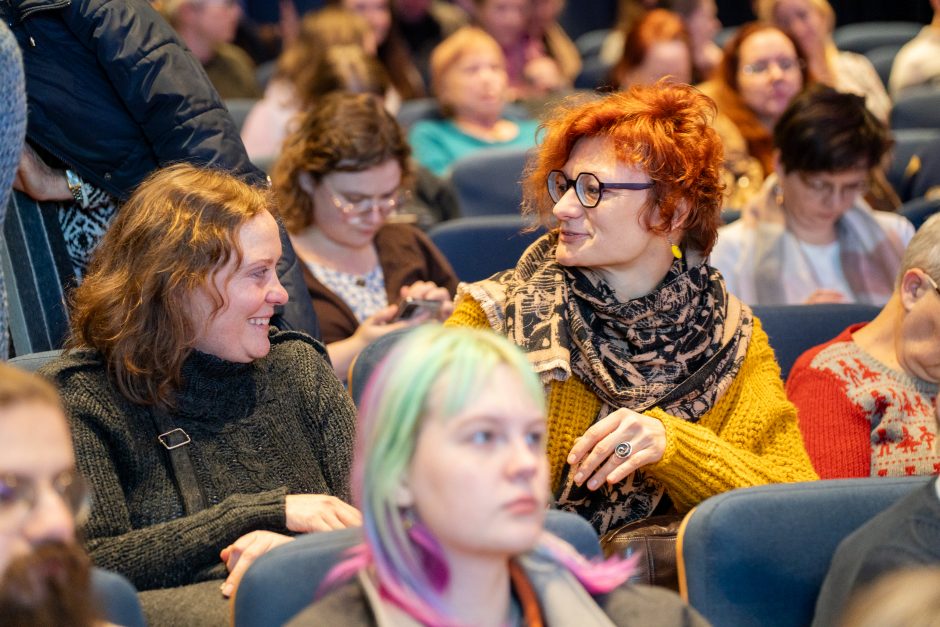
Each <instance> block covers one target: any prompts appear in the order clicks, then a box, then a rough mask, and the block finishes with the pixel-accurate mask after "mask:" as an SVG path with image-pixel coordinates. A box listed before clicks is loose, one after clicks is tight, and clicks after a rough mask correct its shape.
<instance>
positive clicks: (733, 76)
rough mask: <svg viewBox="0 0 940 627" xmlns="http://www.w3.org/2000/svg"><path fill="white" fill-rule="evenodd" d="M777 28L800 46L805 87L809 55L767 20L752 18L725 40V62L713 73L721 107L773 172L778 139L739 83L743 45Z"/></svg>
mask: <svg viewBox="0 0 940 627" xmlns="http://www.w3.org/2000/svg"><path fill="white" fill-rule="evenodd" d="M768 30H774V31H777V32H778V33H780V34H782V35H783V36H784V37H786V38H787V39H789V40H790V43H792V44H793V48H794V50H796V56H797V58H798V59H799V61H800V73H801V74H802V77H803V88H804V89H805V88H806V86H807V85H808V84H810V83H811V82H812V77H811V76H810V74H809V71H808V70H807V64H806V55H804V54H803V50H802V49H801V48H800V46H799V44H798V43H797V42H796V41H794V40H793V38H792V37H790V36H789V35H788V34H786V33H785V32H784V31H782V30H780V28H778V27H777V26H774V25H773V24H770V23H766V22H749V23H747V24H744V25H743V26H741V27H740V28H739V29H738V30H737V31H736V32H735V34H734V36H733V37H732V38H731V39H730V40H728V43H727V44H725V51H724V56H723V57H722V59H721V63H719V64H718V67H717V68H715V73H714V75H713V78H714V80H715V81H716V83H717V85H716V89H715V90H714V93H713V94H712V95H713V96H714V98H715V103H716V104H717V105H718V110H719V111H720V112H721V113H722V115H724V116H726V117H727V118H728V119H730V120H731V121H732V122H734V123H735V125H736V126H737V127H738V130H740V131H741V135H742V136H743V137H744V139H745V141H746V142H747V151H748V154H750V155H751V156H753V157H755V158H756V159H757V160H758V161H759V162H760V164H761V167H763V169H764V174H765V175H767V174H770V173H771V172H773V169H774V157H773V154H774V142H773V136H772V134H771V131H772V129H768V128H767V127H766V126H764V125H763V123H761V121H760V120H759V119H758V117H757V114H755V113H754V111H753V110H752V109H751V108H750V107H749V106H748V105H747V103H745V102H744V99H743V98H742V97H741V87H740V85H739V84H738V70H739V69H740V65H741V46H743V45H744V42H745V41H747V40H748V39H750V38H751V37H752V36H753V35H756V34H757V33H762V32H764V31H768Z"/></svg>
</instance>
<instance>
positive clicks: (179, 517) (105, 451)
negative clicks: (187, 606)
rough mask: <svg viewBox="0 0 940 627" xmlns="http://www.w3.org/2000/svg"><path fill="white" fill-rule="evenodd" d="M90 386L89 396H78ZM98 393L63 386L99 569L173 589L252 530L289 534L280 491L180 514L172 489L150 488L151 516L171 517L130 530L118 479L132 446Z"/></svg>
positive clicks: (89, 544) (89, 539) (90, 546)
mask: <svg viewBox="0 0 940 627" xmlns="http://www.w3.org/2000/svg"><path fill="white" fill-rule="evenodd" d="M73 383H74V382H73ZM77 387H78V388H79V389H78V390H76V388H77ZM82 387H83V386H82ZM89 389H90V390H91V392H93V393H90V394H89V393H82V392H84V391H86V390H89ZM76 392H78V393H76ZM100 392H102V390H101V389H100V387H99V386H93V387H91V388H84V389H81V387H79V386H74V385H70V386H66V387H65V388H63V389H62V397H63V402H64V403H65V406H66V407H67V409H68V414H69V421H70V426H71V428H72V439H73V442H74V445H75V457H76V461H77V465H78V468H79V471H80V472H81V473H82V475H83V476H84V477H85V478H86V480H87V481H88V482H89V484H90V485H91V486H93V490H94V491H93V500H92V510H91V516H90V518H89V520H88V523H87V524H86V525H85V527H84V536H85V547H86V549H87V550H88V552H89V553H90V555H91V557H92V559H93V561H94V563H95V565H96V566H99V567H101V568H105V569H108V570H114V571H116V572H118V573H121V574H122V575H124V576H126V577H127V578H128V579H130V580H131V582H132V583H133V584H134V585H135V586H136V587H137V588H138V589H139V590H148V589H153V588H164V587H171V586H176V585H182V584H184V583H189V582H192V581H193V580H195V579H198V578H199V573H200V572H204V571H205V570H206V569H207V568H211V567H214V566H216V567H217V566H220V565H221V561H220V559H219V552H220V551H221V550H222V549H223V548H224V547H226V546H227V545H229V544H231V543H232V542H233V541H234V540H236V539H237V538H239V537H240V536H242V535H244V534H245V533H248V532H249V531H253V530H255V529H270V530H273V531H281V532H286V527H285V514H284V497H285V494H286V489H285V488H279V489H273V490H268V491H265V492H258V493H255V494H235V495H232V496H229V497H228V498H226V499H224V500H222V501H221V502H219V503H218V504H216V505H213V506H211V507H209V508H207V509H205V510H203V511H201V512H199V513H197V514H193V515H191V516H184V515H183V512H182V511H180V509H179V507H180V506H179V504H178V502H177V496H176V491H175V490H166V489H164V488H165V486H162V485H160V486H155V489H154V490H153V492H152V495H151V496H152V498H153V499H156V500H158V501H162V502H155V503H153V511H154V516H155V517H159V516H161V513H162V512H166V511H174V512H176V514H175V516H174V517H172V518H170V519H169V520H164V521H163V522H156V523H154V524H151V525H148V526H144V527H138V528H135V527H134V526H133V525H132V523H131V516H130V512H129V510H128V506H127V502H126V500H125V495H124V491H123V488H122V483H121V480H120V472H121V468H122V465H130V464H133V461H132V458H133V451H132V447H131V446H130V445H128V446H124V445H123V444H121V443H120V442H121V441H122V440H123V438H122V437H121V431H122V428H121V426H120V425H119V419H118V418H117V409H116V408H115V407H113V406H112V405H111V404H110V403H108V402H106V400H105V399H106V398H107V395H106V394H101V393H100ZM125 442H126V440H125ZM140 480H141V481H146V480H147V478H146V477H141V478H140ZM220 574H221V571H220Z"/></svg>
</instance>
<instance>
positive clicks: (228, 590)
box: [222, 583, 235, 597]
mask: <svg viewBox="0 0 940 627" xmlns="http://www.w3.org/2000/svg"><path fill="white" fill-rule="evenodd" d="M234 588H235V586H233V585H232V584H230V583H225V584H222V596H224V597H229V596H232V590H233V589H234Z"/></svg>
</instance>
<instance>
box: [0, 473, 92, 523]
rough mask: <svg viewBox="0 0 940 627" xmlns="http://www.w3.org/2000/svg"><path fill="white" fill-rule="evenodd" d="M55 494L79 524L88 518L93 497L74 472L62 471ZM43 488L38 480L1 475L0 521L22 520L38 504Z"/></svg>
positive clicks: (53, 481) (57, 478)
mask: <svg viewBox="0 0 940 627" xmlns="http://www.w3.org/2000/svg"><path fill="white" fill-rule="evenodd" d="M51 485H52V490H53V491H54V492H55V493H56V494H57V495H59V498H61V499H62V501H63V502H64V503H65V505H66V506H67V507H68V509H69V511H70V512H71V513H72V515H73V516H74V517H75V520H76V522H78V523H81V522H82V521H83V519H84V518H85V517H86V516H87V515H88V508H89V504H90V501H91V495H90V492H89V490H88V484H87V483H85V480H84V479H83V478H82V476H81V475H80V474H78V473H77V472H76V471H75V470H63V471H62V472H60V473H59V474H57V475H56V476H55V477H53V478H52V481H51ZM40 489H41V488H40V486H39V484H38V482H37V481H36V479H33V478H32V477H26V476H23V475H18V474H16V473H4V472H0V521H3V522H11V521H14V520H21V519H22V518H21V517H23V516H25V515H26V514H28V513H29V512H31V511H32V510H33V508H35V507H36V503H38V502H39V495H40V492H39V490H40Z"/></svg>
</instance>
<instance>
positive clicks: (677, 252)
mask: <svg viewBox="0 0 940 627" xmlns="http://www.w3.org/2000/svg"><path fill="white" fill-rule="evenodd" d="M666 243H667V244H669V249H670V250H671V251H672V256H673V257H675V258H676V259H682V250H681V249H680V248H679V246H678V245H676V243H675V242H673V241H672V238H671V237H669V236H668V235H667V236H666Z"/></svg>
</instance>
